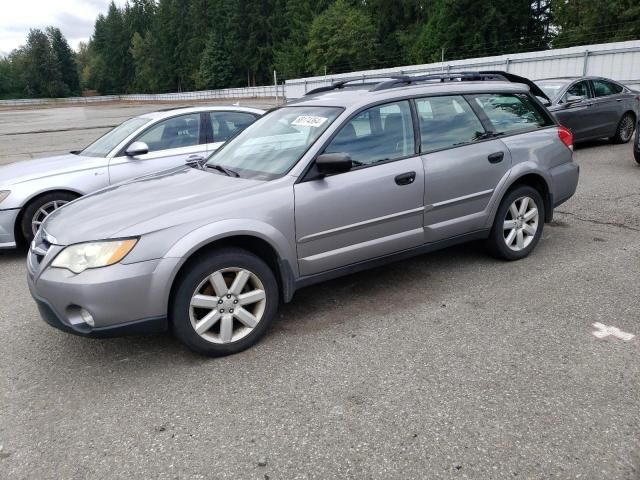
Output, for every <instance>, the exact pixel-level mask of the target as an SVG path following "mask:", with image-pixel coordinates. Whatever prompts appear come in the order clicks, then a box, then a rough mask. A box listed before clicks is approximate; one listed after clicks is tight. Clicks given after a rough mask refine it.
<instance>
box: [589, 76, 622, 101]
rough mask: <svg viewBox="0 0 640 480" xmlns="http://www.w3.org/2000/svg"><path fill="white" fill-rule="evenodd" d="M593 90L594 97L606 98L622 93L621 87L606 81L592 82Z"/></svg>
mask: <svg viewBox="0 0 640 480" xmlns="http://www.w3.org/2000/svg"><path fill="white" fill-rule="evenodd" d="M593 90H594V91H595V92H596V97H608V96H609V95H615V94H617V93H620V92H622V86H621V85H618V84H615V83H612V82H607V81H606V80H593Z"/></svg>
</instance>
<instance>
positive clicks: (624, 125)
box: [609, 112, 636, 143]
mask: <svg viewBox="0 0 640 480" xmlns="http://www.w3.org/2000/svg"><path fill="white" fill-rule="evenodd" d="M635 126H636V119H635V118H634V116H633V114H632V113H629V112H627V113H625V114H624V115H623V116H622V118H621V119H620V122H618V127H617V128H616V134H615V135H614V136H613V137H611V138H610V139H609V140H611V142H612V143H628V142H629V140H631V139H632V138H633V131H634V130H635Z"/></svg>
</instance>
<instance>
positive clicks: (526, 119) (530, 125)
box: [473, 93, 553, 133]
mask: <svg viewBox="0 0 640 480" xmlns="http://www.w3.org/2000/svg"><path fill="white" fill-rule="evenodd" d="M473 102H475V104H476V105H477V106H478V107H479V108H480V109H481V110H482V111H483V112H484V113H485V115H486V116H487V118H488V119H489V121H490V122H491V124H492V126H493V128H494V129H495V131H496V132H497V133H513V132H518V131H521V130H522V131H524V130H532V129H536V128H542V127H547V126H549V125H553V121H552V120H551V118H550V117H549V116H548V115H547V114H546V112H544V110H543V109H541V108H540V107H539V106H538V105H536V103H535V102H534V101H533V100H532V99H531V98H530V97H529V95H526V94H507V93H505V94H502V93H488V94H480V95H475V96H474V98H473Z"/></svg>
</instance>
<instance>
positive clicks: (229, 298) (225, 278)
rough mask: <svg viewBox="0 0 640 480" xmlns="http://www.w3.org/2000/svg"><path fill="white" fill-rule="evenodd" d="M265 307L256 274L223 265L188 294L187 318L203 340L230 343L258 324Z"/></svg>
mask: <svg viewBox="0 0 640 480" xmlns="http://www.w3.org/2000/svg"><path fill="white" fill-rule="evenodd" d="M265 306H266V293H265V290H264V286H263V284H262V282H261V281H260V279H259V278H258V276H257V275H256V274H254V273H253V272H251V271H249V270H246V269H243V268H234V267H231V268H224V269H222V270H218V271H216V272H215V273H213V274H211V275H209V276H207V277H206V278H205V279H204V280H202V282H200V284H199V285H198V287H197V288H196V290H195V292H194V293H193V295H192V297H191V302H190V307H189V317H190V320H191V325H192V327H193V329H194V330H195V332H196V333H197V334H198V335H199V336H200V337H202V338H203V339H205V340H207V341H209V342H212V343H217V344H225V343H233V342H237V341H238V340H240V339H242V338H244V337H246V336H247V335H249V334H250V333H251V332H252V331H253V329H254V328H255V327H256V326H257V325H258V323H260V320H262V317H263V315H264V312H265Z"/></svg>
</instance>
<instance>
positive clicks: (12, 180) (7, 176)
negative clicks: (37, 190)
mask: <svg viewBox="0 0 640 480" xmlns="http://www.w3.org/2000/svg"><path fill="white" fill-rule="evenodd" d="M104 163H105V159H104V158H95V157H83V156H81V155H74V154H71V153H68V154H66V155H57V156H55V157H44V158H36V159H33V160H21V161H18V162H14V163H9V164H8V165H1V166H0V186H10V185H16V184H19V183H23V182H28V181H30V180H37V179H39V178H43V177H53V176H55V175H62V174H65V173H69V172H73V171H79V170H83V169H92V168H96V166H100V165H103V164H104Z"/></svg>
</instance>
